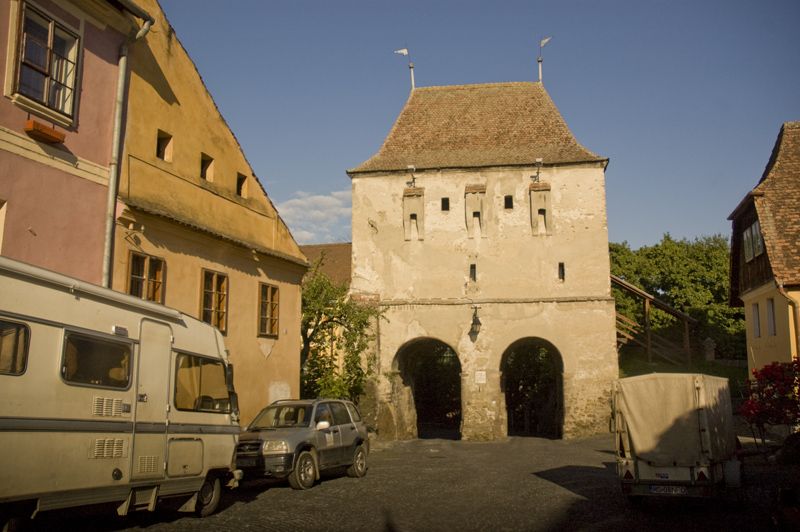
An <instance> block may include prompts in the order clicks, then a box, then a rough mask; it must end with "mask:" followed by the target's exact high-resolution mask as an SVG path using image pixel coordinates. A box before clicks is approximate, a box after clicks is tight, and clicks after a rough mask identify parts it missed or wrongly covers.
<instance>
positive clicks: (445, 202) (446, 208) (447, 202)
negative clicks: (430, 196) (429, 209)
mask: <svg viewBox="0 0 800 532" xmlns="http://www.w3.org/2000/svg"><path fill="white" fill-rule="evenodd" d="M442 210H443V211H449V210H450V198H442Z"/></svg>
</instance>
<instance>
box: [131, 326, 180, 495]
mask: <svg viewBox="0 0 800 532" xmlns="http://www.w3.org/2000/svg"><path fill="white" fill-rule="evenodd" d="M171 354H172V329H171V328H170V326H169V325H167V324H165V323H161V322H156V321H152V320H149V319H143V320H142V322H141V330H140V333H139V364H138V366H139V367H138V370H137V372H136V411H135V420H136V423H135V425H134V427H135V428H134V435H133V464H132V468H131V479H132V480H140V479H160V478H164V473H165V471H164V464H165V462H166V451H167V423H166V420H167V410H168V405H169V395H168V393H169V376H170V374H171V371H170V370H171V367H170V366H171V362H170V359H171Z"/></svg>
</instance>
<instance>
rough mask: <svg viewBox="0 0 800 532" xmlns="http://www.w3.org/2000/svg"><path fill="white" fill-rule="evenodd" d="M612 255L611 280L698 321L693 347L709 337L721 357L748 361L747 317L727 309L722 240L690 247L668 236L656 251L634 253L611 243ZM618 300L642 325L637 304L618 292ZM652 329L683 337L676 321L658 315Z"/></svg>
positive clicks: (708, 240)
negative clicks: (620, 280) (635, 288)
mask: <svg viewBox="0 0 800 532" xmlns="http://www.w3.org/2000/svg"><path fill="white" fill-rule="evenodd" d="M609 251H610V255H611V273H612V274H614V275H617V276H618V277H621V278H623V279H625V280H626V281H628V282H629V283H632V284H634V285H636V286H638V287H640V288H642V289H643V290H645V291H646V292H649V293H651V294H653V295H654V296H655V297H656V298H658V299H660V300H661V301H663V302H665V303H667V304H668V305H670V306H672V307H674V308H676V309H678V310H680V311H682V312H684V313H686V314H689V315H690V316H692V317H693V318H695V319H696V320H697V321H698V325H697V326H696V327H695V329H694V330H693V331H692V334H693V337H694V341H695V343H697V342H698V341H699V340H702V339H704V338H706V337H709V338H711V339H713V340H714V341H715V342H716V344H717V350H718V351H719V352H720V353H721V354H722V355H723V356H727V357H743V356H744V352H745V347H744V346H745V340H744V311H743V310H742V309H741V308H732V307H730V306H729V304H728V299H729V298H728V294H729V270H730V249H729V246H728V240H727V239H726V238H725V237H724V236H722V235H713V236H704V237H700V238H696V239H695V240H693V241H690V240H687V239H682V240H675V239H673V238H672V237H671V236H670V235H669V234H665V235H664V236H663V237H662V239H661V242H659V243H658V244H656V245H654V246H645V247H642V248H639V249H638V250H631V249H630V247H629V246H628V243H627V242H623V243H621V244H615V243H611V244H610V246H609ZM614 297H615V299H616V300H617V310H618V311H619V312H621V313H622V314H624V315H625V316H627V317H629V318H631V319H634V320H636V321H640V322H641V320H642V309H641V308H640V307H641V304H640V303H639V302H637V301H635V300H634V299H633V298H631V297H629V296H627V295H626V294H623V293H622V292H620V291H619V290H617V289H616V288H615V289H614ZM651 327H652V328H653V330H654V331H655V332H657V333H658V334H661V335H663V336H667V337H671V336H672V337H675V336H679V335H680V328H679V327H676V324H675V320H674V318H672V317H671V316H669V315H668V314H666V313H664V312H660V311H657V310H656V311H654V312H653V314H652V316H651Z"/></svg>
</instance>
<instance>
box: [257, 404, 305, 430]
mask: <svg viewBox="0 0 800 532" xmlns="http://www.w3.org/2000/svg"><path fill="white" fill-rule="evenodd" d="M310 419H311V407H310V406H308V405H278V406H270V407H268V408H265V409H264V410H262V411H261V413H260V414H259V415H258V416H257V417H256V418H255V419H254V420H253V422H252V423H251V424H250V428H251V429H277V428H285V427H298V426H302V427H305V426H308V422H309V420H310Z"/></svg>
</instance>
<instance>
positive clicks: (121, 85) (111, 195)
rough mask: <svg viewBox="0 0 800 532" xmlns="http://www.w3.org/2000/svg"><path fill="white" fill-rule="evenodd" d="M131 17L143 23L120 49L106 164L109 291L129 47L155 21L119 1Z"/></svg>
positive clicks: (128, 0) (128, 1)
mask: <svg viewBox="0 0 800 532" xmlns="http://www.w3.org/2000/svg"><path fill="white" fill-rule="evenodd" d="M118 2H119V3H120V4H122V6H123V7H124V8H125V9H126V10H127V11H128V12H129V13H131V14H133V15H134V16H136V17H138V18H140V19H142V20H144V25H143V26H142V27H141V28H140V29H139V31H138V32H137V33H136V35H134V36H133V38H130V39H126V40H125V42H123V43H122V45H121V46H120V47H119V62H118V64H117V67H118V69H119V71H118V73H117V96H116V99H115V101H114V130H113V133H112V137H111V161H110V162H109V164H108V197H107V201H106V233H105V243H104V245H103V286H104V287H106V288H110V287H111V260H112V256H111V254H112V251H113V249H114V221H115V218H116V211H117V191H118V190H119V156H120V152H121V151H122V146H121V139H122V112H123V110H124V104H125V86H126V84H127V79H128V45H129V44H131V43H133V42H134V41H136V40H138V39H141V38H142V37H144V36H145V35H146V34H147V32H148V31H150V26H152V25H153V23H154V22H155V20H154V19H153V17H152V16H150V14H149V13H147V11H145V10H143V9H142V8H140V7H139V6H137V5H136V4H134V3H133V2H132V1H131V0H118Z"/></svg>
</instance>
